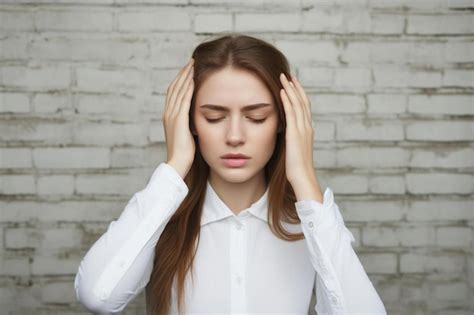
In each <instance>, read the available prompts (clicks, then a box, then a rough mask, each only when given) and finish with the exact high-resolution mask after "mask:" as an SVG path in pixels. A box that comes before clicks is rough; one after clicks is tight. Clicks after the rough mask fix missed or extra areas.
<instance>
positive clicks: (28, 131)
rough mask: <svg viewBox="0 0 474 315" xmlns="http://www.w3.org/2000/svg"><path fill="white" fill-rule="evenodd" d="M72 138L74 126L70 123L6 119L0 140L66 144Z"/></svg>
mask: <svg viewBox="0 0 474 315" xmlns="http://www.w3.org/2000/svg"><path fill="white" fill-rule="evenodd" d="M71 138H72V128H71V126H70V124H68V123H47V122H39V121H21V122H18V121H15V120H5V121H2V122H1V123H0V141H9V142H10V143H14V142H15V141H21V142H24V141H31V142H36V143H49V144H65V143H68V142H69V141H70V140H71Z"/></svg>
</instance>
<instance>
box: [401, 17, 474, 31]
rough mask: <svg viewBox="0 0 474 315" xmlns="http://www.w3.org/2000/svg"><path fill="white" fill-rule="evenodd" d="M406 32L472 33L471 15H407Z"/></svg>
mask: <svg viewBox="0 0 474 315" xmlns="http://www.w3.org/2000/svg"><path fill="white" fill-rule="evenodd" d="M406 32H407V34H430V35H434V34H472V33H473V28H472V15H469V14H452V15H409V16H408V17H407V30H406Z"/></svg>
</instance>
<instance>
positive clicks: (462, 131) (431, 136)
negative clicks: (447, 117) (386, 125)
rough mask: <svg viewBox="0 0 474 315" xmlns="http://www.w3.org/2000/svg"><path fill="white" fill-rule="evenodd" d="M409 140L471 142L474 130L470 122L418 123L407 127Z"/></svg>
mask: <svg viewBox="0 0 474 315" xmlns="http://www.w3.org/2000/svg"><path fill="white" fill-rule="evenodd" d="M406 138H407V140H418V141H420V140H421V141H437V142H440V141H451V142H452V141H470V140H474V129H473V125H472V122H470V121H462V120H456V121H417V122H414V123H408V124H407V126H406Z"/></svg>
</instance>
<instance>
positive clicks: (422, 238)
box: [397, 225, 437, 247]
mask: <svg viewBox="0 0 474 315" xmlns="http://www.w3.org/2000/svg"><path fill="white" fill-rule="evenodd" d="M397 235H398V238H399V239H400V245H401V246H403V247H426V246H434V245H437V242H436V236H435V229H434V228H433V227H431V226H408V225H405V226H403V227H400V228H398V229H397Z"/></svg>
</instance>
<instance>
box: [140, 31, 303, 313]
mask: <svg viewBox="0 0 474 315" xmlns="http://www.w3.org/2000/svg"><path fill="white" fill-rule="evenodd" d="M192 57H193V58H194V86H195V88H194V93H193V97H192V100H191V107H190V111H189V115H190V116H189V118H190V119H189V122H190V126H189V128H190V130H191V131H192V133H193V134H195V127H194V119H193V114H192V113H193V110H194V106H195V95H196V94H197V93H196V92H197V91H198V89H199V87H200V85H201V84H202V82H204V80H205V79H206V77H207V76H209V75H210V74H212V73H213V72H216V71H218V70H222V69H223V68H224V67H228V66H231V67H234V68H236V69H243V70H247V71H251V72H252V73H254V74H256V75H257V76H258V77H259V78H260V79H261V80H262V81H263V82H264V83H265V84H266V86H267V88H268V89H269V91H270V92H271V94H272V96H273V101H274V102H275V104H276V105H277V106H276V107H277V111H278V116H279V126H280V128H279V131H280V132H278V133H277V140H276V145H275V151H274V152H273V155H272V157H271V158H270V160H269V161H268V163H267V165H266V166H265V179H266V183H268V185H269V194H268V222H269V223H268V224H269V226H270V229H271V231H272V233H273V234H275V235H276V236H277V237H278V238H280V239H282V240H287V241H297V240H301V239H303V238H304V235H303V233H297V234H291V233H289V232H288V231H287V230H285V229H284V227H283V225H282V224H281V221H285V222H289V223H292V224H296V223H300V220H299V217H298V215H297V213H296V209H295V206H294V203H295V202H296V197H295V193H294V191H293V188H292V187H291V185H290V183H289V182H288V181H287V178H286V172H285V129H286V120H285V113H284V109H283V104H282V102H281V98H280V89H281V88H282V84H281V82H280V79H279V75H280V73H282V72H283V73H284V74H285V75H286V76H287V77H288V78H289V77H290V69H289V65H288V61H287V59H286V58H285V56H284V55H283V54H282V53H281V52H280V51H279V50H278V49H277V48H275V47H274V46H273V45H272V44H270V43H267V42H265V41H263V40H261V39H258V38H255V37H251V36H248V35H243V34H236V33H227V34H224V35H222V34H221V37H219V38H214V39H213V38H211V39H209V40H207V41H205V42H202V43H200V44H199V45H198V46H197V47H196V48H195V50H194V52H193V54H192ZM194 141H195V144H196V152H195V157H194V161H193V164H192V166H191V168H190V170H189V172H188V174H187V175H186V177H185V178H184V182H185V183H186V185H187V186H188V187H189V192H188V194H187V196H186V197H185V198H184V200H183V202H182V203H181V204H180V206H179V207H178V209H177V210H176V212H175V213H174V215H173V216H172V217H171V219H170V220H169V222H168V224H167V225H166V227H165V229H164V230H163V232H162V234H161V236H160V238H159V240H158V243H157V244H156V247H155V257H154V262H153V270H152V273H151V277H150V281H149V283H148V284H147V288H146V300H147V310H148V314H152V315H168V314H169V313H170V309H171V297H172V289H173V283H174V281H176V284H177V299H178V310H179V313H180V314H182V313H185V312H184V311H183V312H182V310H183V309H185V307H186V306H185V305H184V302H183V301H185V299H184V286H185V279H186V275H187V274H188V271H189V270H192V271H194V269H193V268H192V267H193V260H194V257H195V254H196V251H197V248H198V245H199V237H200V219H201V214H202V206H203V202H204V197H205V192H206V183H207V179H208V175H209V166H208V164H207V163H206V162H205V161H204V159H203V157H202V155H201V153H200V148H199V142H198V141H197V138H196V136H194ZM270 174H271V176H270ZM157 193H159V192H157ZM191 276H192V277H193V278H194V276H193V274H192V273H191Z"/></svg>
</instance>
